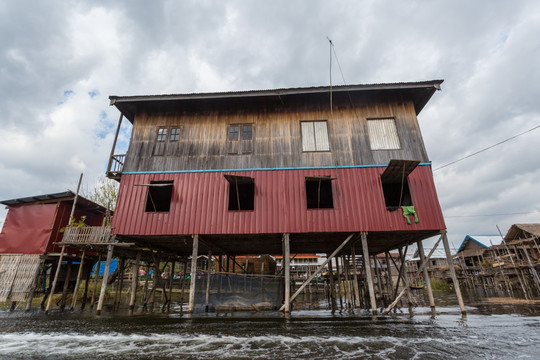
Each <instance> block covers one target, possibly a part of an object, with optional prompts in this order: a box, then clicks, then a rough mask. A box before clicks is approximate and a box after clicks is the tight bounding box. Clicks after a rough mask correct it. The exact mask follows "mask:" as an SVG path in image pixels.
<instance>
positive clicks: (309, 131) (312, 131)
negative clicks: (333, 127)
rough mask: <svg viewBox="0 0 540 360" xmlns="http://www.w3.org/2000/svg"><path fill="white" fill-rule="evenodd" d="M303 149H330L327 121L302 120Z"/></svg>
mask: <svg viewBox="0 0 540 360" xmlns="http://www.w3.org/2000/svg"><path fill="white" fill-rule="evenodd" d="M300 125H301V130H302V151H330V143H329V141H328V126H327V123H326V121H302V122H300Z"/></svg>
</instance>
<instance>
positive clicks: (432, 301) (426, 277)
mask: <svg viewBox="0 0 540 360" xmlns="http://www.w3.org/2000/svg"><path fill="white" fill-rule="evenodd" d="M417 244H418V252H419V253H420V261H422V262H424V259H425V258H426V254H425V253H424V245H423V244H422V241H421V240H419V241H418V242H417ZM423 272H424V281H425V282H426V289H427V293H428V298H429V307H430V308H431V315H432V316H436V315H437V311H436V310H435V299H434V298H433V290H432V289H431V280H430V278H429V273H428V270H427V266H424V270H423Z"/></svg>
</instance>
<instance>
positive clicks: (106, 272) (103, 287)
mask: <svg viewBox="0 0 540 360" xmlns="http://www.w3.org/2000/svg"><path fill="white" fill-rule="evenodd" d="M113 250H114V246H113V245H109V246H108V249H107V260H106V261H105V270H104V271H103V281H102V282H101V292H100V293H99V299H98V305H97V308H96V315H98V316H99V315H101V310H102V309H103V301H104V300H105V292H106V290H107V281H108V280H109V270H110V269H111V260H112V255H113ZM98 271H99V269H98Z"/></svg>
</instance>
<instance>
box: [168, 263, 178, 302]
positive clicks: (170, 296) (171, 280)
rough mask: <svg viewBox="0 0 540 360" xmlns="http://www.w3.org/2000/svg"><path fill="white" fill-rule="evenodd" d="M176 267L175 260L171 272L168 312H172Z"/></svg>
mask: <svg viewBox="0 0 540 360" xmlns="http://www.w3.org/2000/svg"><path fill="white" fill-rule="evenodd" d="M175 267H176V261H175V260H173V261H172V263H171V271H170V274H169V300H168V302H167V312H169V311H171V303H172V288H173V277H174V272H175V269H174V268H175Z"/></svg>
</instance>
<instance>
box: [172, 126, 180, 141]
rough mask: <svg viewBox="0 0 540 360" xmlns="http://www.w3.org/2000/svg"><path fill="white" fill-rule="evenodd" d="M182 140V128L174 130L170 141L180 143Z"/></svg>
mask: <svg viewBox="0 0 540 360" xmlns="http://www.w3.org/2000/svg"><path fill="white" fill-rule="evenodd" d="M178 140H180V128H172V129H171V135H170V137H169V141H178Z"/></svg>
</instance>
